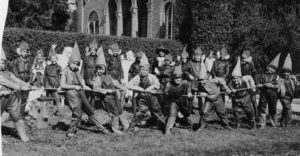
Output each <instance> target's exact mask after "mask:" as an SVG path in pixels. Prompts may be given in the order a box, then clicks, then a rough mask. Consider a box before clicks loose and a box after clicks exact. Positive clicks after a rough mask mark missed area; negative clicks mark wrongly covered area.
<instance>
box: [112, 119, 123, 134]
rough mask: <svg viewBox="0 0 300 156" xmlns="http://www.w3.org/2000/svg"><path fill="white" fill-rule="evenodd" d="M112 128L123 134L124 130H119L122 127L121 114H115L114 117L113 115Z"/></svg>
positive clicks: (115, 131)
mask: <svg viewBox="0 0 300 156" xmlns="http://www.w3.org/2000/svg"><path fill="white" fill-rule="evenodd" d="M111 129H112V131H113V132H114V133H116V134H120V135H122V134H123V132H121V131H120V130H119V129H120V126H119V116H113V117H111Z"/></svg>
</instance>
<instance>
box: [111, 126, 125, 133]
mask: <svg viewBox="0 0 300 156" xmlns="http://www.w3.org/2000/svg"><path fill="white" fill-rule="evenodd" d="M111 129H112V131H113V132H114V133H116V134H119V135H124V133H123V132H121V131H120V130H118V129H116V128H114V127H111Z"/></svg>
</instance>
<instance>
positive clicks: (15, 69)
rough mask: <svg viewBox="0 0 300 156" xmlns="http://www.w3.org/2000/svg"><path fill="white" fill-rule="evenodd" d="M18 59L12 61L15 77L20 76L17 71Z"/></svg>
mask: <svg viewBox="0 0 300 156" xmlns="http://www.w3.org/2000/svg"><path fill="white" fill-rule="evenodd" d="M17 62H18V60H17V59H16V60H14V61H13V62H12V64H13V66H12V72H13V73H14V74H15V76H16V77H20V75H19V72H18V63H17Z"/></svg>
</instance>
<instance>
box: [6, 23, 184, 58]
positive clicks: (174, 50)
mask: <svg viewBox="0 0 300 156" xmlns="http://www.w3.org/2000/svg"><path fill="white" fill-rule="evenodd" d="M94 38H95V39H96V41H97V43H98V45H102V46H103V49H104V53H105V55H108V48H109V46H110V45H111V44H112V43H115V42H117V43H118V44H119V45H120V48H121V49H122V52H127V51H128V50H132V51H133V52H137V51H139V50H142V51H144V52H145V53H146V55H147V57H148V59H149V61H150V63H151V62H153V58H155V56H156V53H155V51H156V49H157V48H158V47H159V46H164V47H165V48H167V49H169V50H170V52H171V54H173V55H174V56H175V55H177V54H179V53H181V52H182V49H183V45H182V44H181V43H180V42H177V41H174V40H164V39H154V38H131V37H117V36H100V35H96V36H94V35H92V34H84V33H71V32H52V31H42V30H32V29H19V28H6V29H5V31H4V36H3V49H4V51H5V52H6V55H7V58H8V59H9V60H13V59H15V58H16V57H17V53H16V48H17V47H18V46H19V43H20V41H22V40H25V41H26V42H27V43H28V44H29V51H30V54H31V55H30V56H31V59H32V60H33V59H34V57H35V54H36V52H37V51H38V50H39V49H42V50H43V51H44V53H45V54H46V56H48V52H49V49H50V46H51V44H52V43H57V50H56V52H57V53H61V52H62V51H63V47H65V46H73V45H74V41H76V42H77V43H78V45H79V49H80V52H81V54H82V56H84V53H85V47H86V46H88V45H89V44H90V43H91V42H92V40H93V39H94Z"/></svg>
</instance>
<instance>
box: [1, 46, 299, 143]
mask: <svg viewBox="0 0 300 156" xmlns="http://www.w3.org/2000/svg"><path fill="white" fill-rule="evenodd" d="M55 48H56V45H52V46H51V48H50V51H49V54H48V59H47V60H48V62H47V61H45V58H44V53H43V52H42V51H41V50H40V51H38V52H37V54H36V58H35V61H34V63H31V62H30V59H29V57H28V54H29V46H28V44H27V43H26V42H21V44H20V46H19V47H18V49H17V52H18V54H19V57H18V58H17V59H15V60H13V61H12V62H11V64H12V70H11V71H12V72H10V71H8V68H7V64H8V61H7V58H6V55H5V52H4V50H3V49H2V51H1V55H0V56H1V57H0V70H1V71H0V103H1V113H3V111H7V112H8V113H9V114H10V116H11V117H12V119H13V121H14V122H15V123H16V128H17V130H18V133H19V135H20V137H21V139H22V140H23V141H25V142H26V141H29V138H28V137H27V136H26V133H25V125H24V121H23V117H24V107H23V106H21V103H24V101H26V98H27V96H28V91H29V90H34V89H37V88H39V87H44V89H45V90H46V93H47V94H46V95H47V96H48V97H52V98H54V101H55V104H56V105H57V106H58V112H59V114H61V115H62V114H64V112H63V109H62V103H64V101H62V100H63V98H61V97H62V96H64V97H65V99H66V101H67V103H68V106H69V108H70V109H71V111H72V117H71V123H70V126H69V130H68V133H67V136H68V137H72V136H74V135H75V134H76V132H77V127H78V125H79V124H80V123H81V120H82V114H83V113H85V114H87V115H88V117H89V120H90V121H91V123H93V124H94V125H95V126H96V127H97V128H98V130H100V131H101V132H103V133H109V131H110V130H108V129H107V128H106V127H104V126H103V125H102V124H101V122H100V120H101V119H100V118H99V117H97V116H96V115H95V107H96V106H99V105H101V106H103V108H104V109H105V110H106V111H107V112H108V115H109V116H110V118H111V122H110V123H111V124H110V125H111V126H110V129H111V131H112V132H114V133H117V134H123V132H122V129H128V128H131V127H132V126H133V124H134V125H139V126H156V127H158V128H161V129H164V132H165V134H170V133H171V129H172V128H173V127H174V125H175V123H176V122H177V121H178V120H177V119H178V117H180V118H181V120H180V121H183V122H182V123H184V124H185V125H186V126H187V127H189V128H191V127H193V122H192V120H191V114H193V108H194V107H196V108H198V111H199V116H200V119H199V124H198V125H199V126H198V128H197V130H198V131H200V130H202V129H204V128H205V127H206V126H207V120H208V116H209V115H210V113H211V112H212V111H214V112H215V113H216V114H217V116H218V117H219V118H220V121H221V124H222V126H223V127H224V128H225V129H228V130H231V129H232V128H231V126H230V125H229V121H228V119H227V117H226V106H225V95H226V94H227V95H228V96H229V97H230V98H231V100H232V109H233V114H234V119H235V122H234V123H235V127H236V128H240V127H241V125H242V117H243V114H245V115H246V118H247V120H248V123H249V125H250V126H251V128H256V126H257V125H258V126H259V127H261V128H263V127H265V126H266V117H267V114H269V119H270V123H271V126H276V113H277V112H276V107H277V100H278V99H279V100H280V101H281V104H282V106H283V110H282V117H281V120H280V124H281V126H288V125H290V124H291V115H292V109H291V103H292V100H293V98H294V91H295V88H296V87H297V86H298V85H299V82H298V81H297V79H296V77H295V76H293V75H291V72H292V61H291V57H290V54H288V55H287V57H286V59H285V63H284V65H283V69H282V74H281V75H280V76H279V75H278V74H277V73H278V72H277V70H278V64H279V59H280V54H278V55H277V56H276V57H275V59H274V60H273V61H272V62H271V63H270V64H269V65H268V66H267V70H266V72H265V73H263V74H257V73H256V70H255V66H254V63H253V60H252V57H251V53H250V51H247V50H246V51H244V52H243V53H242V55H241V56H242V58H240V57H237V61H236V63H235V66H234V68H233V70H231V69H230V66H231V65H230V62H229V55H228V52H227V50H226V48H225V47H223V48H222V49H221V50H220V52H218V53H217V55H218V56H217V57H216V56H215V53H214V52H213V51H210V52H209V56H208V57H204V54H203V52H202V50H201V48H200V47H199V48H197V49H196V50H195V51H194V52H193V53H192V57H191V58H190V57H189V53H188V52H187V50H186V47H185V48H184V50H183V52H182V54H181V55H180V56H178V57H177V58H176V59H175V60H173V59H174V58H173V56H172V55H171V54H170V52H169V50H167V49H166V48H164V47H159V48H158V49H157V55H158V56H157V57H156V58H155V60H154V63H153V64H152V65H150V63H149V62H148V59H147V57H146V54H145V53H144V52H142V51H137V52H136V53H135V54H133V53H132V52H131V51H130V52H127V53H125V54H124V55H123V56H122V52H121V49H120V48H119V45H118V44H116V43H114V44H112V45H111V47H110V48H109V51H108V53H109V55H108V57H107V56H105V55H104V52H103V48H102V46H100V47H99V46H98V44H97V42H96V40H93V42H92V43H91V44H90V45H89V47H87V49H86V56H85V57H84V59H83V61H82V57H81V55H80V52H79V48H78V45H77V43H76V42H75V45H74V46H73V48H72V53H71V55H70V57H69V59H68V65H67V67H65V68H64V69H62V66H60V65H59V64H58V63H57V61H58V57H57V54H56V52H55ZM131 55H134V59H133V60H134V61H133V62H131V63H129V64H128V67H127V68H125V67H123V66H122V61H123V60H124V59H125V60H126V59H127V60H131V59H132V58H131V57H132V56H131ZM82 62H83V64H82V65H81V63H82ZM129 62H130V61H129ZM81 66H82V69H81ZM125 69H126V71H124V70H125ZM125 77H126V78H125ZM124 79H125V80H124ZM257 89H259V90H260V99H259V103H258V105H257V103H256V91H257ZM128 101H132V103H134V106H135V108H134V110H135V111H134V117H133V118H134V119H133V120H132V121H131V124H130V125H129V122H128V121H126V119H124V118H122V117H121V116H122V113H123V107H124V104H125V103H126V102H128ZM267 106H268V112H267ZM62 117H63V116H62ZM256 121H258V122H259V123H258V124H256ZM133 122H136V123H133Z"/></svg>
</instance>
